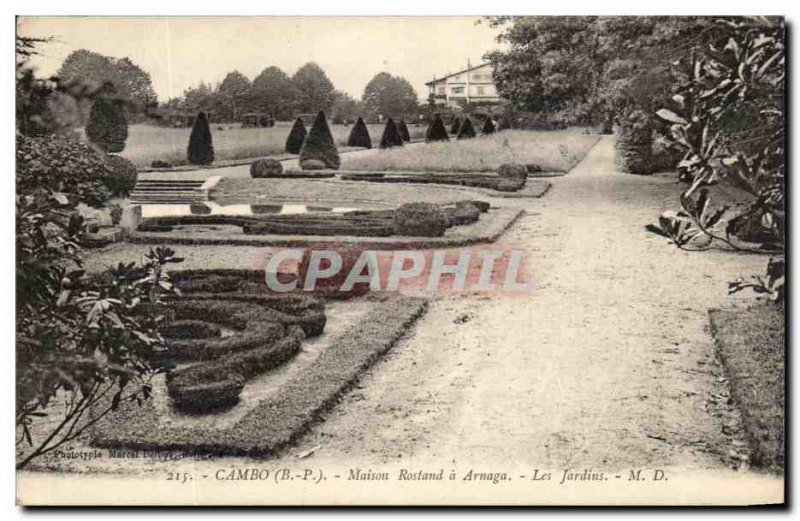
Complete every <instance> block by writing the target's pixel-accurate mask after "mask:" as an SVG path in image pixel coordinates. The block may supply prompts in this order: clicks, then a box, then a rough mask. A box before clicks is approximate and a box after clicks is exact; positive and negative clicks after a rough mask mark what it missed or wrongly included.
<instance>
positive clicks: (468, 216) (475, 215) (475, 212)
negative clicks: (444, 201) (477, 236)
mask: <svg viewBox="0 0 800 521" xmlns="http://www.w3.org/2000/svg"><path fill="white" fill-rule="evenodd" d="M445 214H446V215H447V220H448V222H449V223H450V226H460V225H462V224H470V223H474V222H475V221H477V220H478V219H479V218H480V216H481V211H480V210H479V209H478V207H477V206H475V205H473V204H471V203H461V204H457V205H456V206H455V208H445Z"/></svg>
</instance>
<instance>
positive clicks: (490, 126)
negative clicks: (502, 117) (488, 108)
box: [481, 118, 495, 134]
mask: <svg viewBox="0 0 800 521" xmlns="http://www.w3.org/2000/svg"><path fill="white" fill-rule="evenodd" d="M494 131H495V128H494V122H493V121H492V118H486V121H484V122H483V129H481V132H483V133H484V134H494Z"/></svg>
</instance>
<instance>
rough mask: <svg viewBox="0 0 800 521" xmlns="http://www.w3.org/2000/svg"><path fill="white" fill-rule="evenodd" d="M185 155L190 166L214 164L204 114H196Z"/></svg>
mask: <svg viewBox="0 0 800 521" xmlns="http://www.w3.org/2000/svg"><path fill="white" fill-rule="evenodd" d="M186 155H187V158H188V159H189V164H192V165H210V164H211V163H213V162H214V144H213V142H212V139H211V128H210V127H209V126H208V116H206V113H205V112H200V113H198V114H197V117H196V118H195V120H194V125H193V126H192V133H191V135H189V147H188V148H187V149H186Z"/></svg>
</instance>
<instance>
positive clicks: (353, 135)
mask: <svg viewBox="0 0 800 521" xmlns="http://www.w3.org/2000/svg"><path fill="white" fill-rule="evenodd" d="M347 146H349V147H361V148H372V139H371V138H370V137H369V129H367V125H365V124H364V119H363V118H358V121H356V124H355V125H353V128H352V129H351V130H350V136H349V137H348V138H347Z"/></svg>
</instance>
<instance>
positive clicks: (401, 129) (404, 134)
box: [397, 119, 411, 143]
mask: <svg viewBox="0 0 800 521" xmlns="http://www.w3.org/2000/svg"><path fill="white" fill-rule="evenodd" d="M397 132H398V133H399V134H400V137H401V138H403V141H404V142H406V143H408V142H409V141H411V135H410V134H409V133H408V125H406V122H405V121H403V120H402V119H401V120H400V124H399V125H397Z"/></svg>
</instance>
